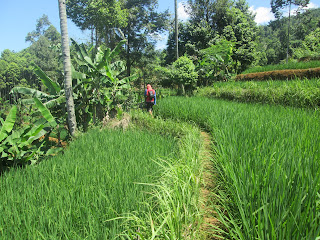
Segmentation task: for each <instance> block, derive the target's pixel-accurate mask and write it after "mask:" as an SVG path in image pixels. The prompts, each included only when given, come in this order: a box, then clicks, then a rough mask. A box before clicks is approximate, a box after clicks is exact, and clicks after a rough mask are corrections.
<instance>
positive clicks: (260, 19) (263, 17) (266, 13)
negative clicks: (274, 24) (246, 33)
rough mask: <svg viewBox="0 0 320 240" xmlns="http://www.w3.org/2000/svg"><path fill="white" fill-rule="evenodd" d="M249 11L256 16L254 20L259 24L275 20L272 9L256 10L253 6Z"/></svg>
mask: <svg viewBox="0 0 320 240" xmlns="http://www.w3.org/2000/svg"><path fill="white" fill-rule="evenodd" d="M249 10H250V11H251V12H253V13H255V14H256V17H255V19H254V20H255V22H256V23H257V24H264V23H268V22H269V21H271V20H274V19H275V17H274V15H273V13H272V12H271V8H266V7H258V8H257V9H254V6H251V7H250V8H249Z"/></svg>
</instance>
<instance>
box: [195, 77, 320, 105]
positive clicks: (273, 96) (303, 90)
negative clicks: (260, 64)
mask: <svg viewBox="0 0 320 240" xmlns="http://www.w3.org/2000/svg"><path fill="white" fill-rule="evenodd" d="M196 95H198V96H207V97H213V98H222V99H227V100H234V101H239V102H258V103H266V104H277V105H284V106H292V107H302V108H319V107H320V79H310V80H309V79H305V80H300V79H296V80H290V81H283V80H279V81H258V82H255V81H248V82H220V83H219V82H217V83H214V84H213V86H212V87H207V88H200V89H198V90H197V93H196Z"/></svg>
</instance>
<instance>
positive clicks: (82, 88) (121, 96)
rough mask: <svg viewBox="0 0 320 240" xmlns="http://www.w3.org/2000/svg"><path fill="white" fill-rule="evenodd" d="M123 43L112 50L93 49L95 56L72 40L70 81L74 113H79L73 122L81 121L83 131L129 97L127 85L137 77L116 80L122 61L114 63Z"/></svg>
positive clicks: (121, 67) (122, 70)
mask: <svg viewBox="0 0 320 240" xmlns="http://www.w3.org/2000/svg"><path fill="white" fill-rule="evenodd" d="M125 42H126V41H125V40H123V41H120V42H119V43H118V44H117V46H116V47H115V48H114V49H113V50H111V49H110V48H105V49H103V48H97V52H96V54H92V53H91V51H92V49H91V50H87V48H86V46H85V45H84V44H80V45H79V44H77V43H76V42H75V41H74V40H72V44H73V45H74V47H75V53H76V54H75V56H74V58H73V60H74V62H75V64H74V66H75V68H74V69H73V79H74V80H75V81H76V83H75V88H74V90H75V94H76V95H77V97H78V99H77V100H75V102H76V109H77V112H78V113H80V114H82V116H77V119H81V118H82V126H83V127H84V129H86V128H87V126H88V124H89V122H90V121H91V120H93V122H95V121H96V119H100V120H101V119H102V118H103V117H104V116H105V112H110V111H112V110H115V109H117V107H118V105H122V104H124V103H125V102H126V101H127V100H128V99H129V98H130V89H131V85H130V82H131V81H133V80H135V79H136V78H137V76H131V77H125V78H123V79H119V78H118V77H119V76H120V74H121V73H122V72H124V71H125V65H124V63H123V62H122V61H114V59H115V57H116V56H117V55H118V54H119V53H120V51H121V46H122V45H123V44H124V43H125Z"/></svg>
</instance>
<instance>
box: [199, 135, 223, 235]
mask: <svg viewBox="0 0 320 240" xmlns="http://www.w3.org/2000/svg"><path fill="white" fill-rule="evenodd" d="M201 135H202V137H203V140H204V147H205V149H204V152H203V154H202V156H201V159H202V165H203V173H202V180H203V181H202V184H201V190H200V197H201V201H202V206H201V207H202V211H203V223H202V225H201V227H200V230H201V233H202V235H203V239H204V240H205V239H206V240H212V239H214V240H218V239H223V237H221V238H220V237H216V236H213V234H214V230H215V229H214V227H217V226H219V225H220V222H219V220H218V219H217V213H216V212H215V211H214V209H213V204H214V202H215V201H214V194H213V191H214V189H215V184H214V182H215V180H214V169H213V166H212V161H211V160H210V159H211V158H212V150H211V147H212V140H211V136H210V135H209V134H208V133H207V132H203V131H202V132H201ZM215 235H216V233H215Z"/></svg>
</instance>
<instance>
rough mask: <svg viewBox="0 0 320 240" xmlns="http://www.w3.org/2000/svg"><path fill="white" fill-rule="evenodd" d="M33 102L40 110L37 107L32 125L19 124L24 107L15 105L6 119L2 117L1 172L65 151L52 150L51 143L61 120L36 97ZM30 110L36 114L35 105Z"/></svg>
mask: <svg viewBox="0 0 320 240" xmlns="http://www.w3.org/2000/svg"><path fill="white" fill-rule="evenodd" d="M33 101H34V103H35V105H36V106H37V110H38V111H36V110H33V111H34V112H33V114H34V115H35V116H34V117H33V118H32V120H30V122H29V123H28V124H19V122H18V118H19V117H18V115H19V113H18V110H20V111H21V109H18V107H17V106H15V105H13V106H12V108H11V109H10V111H9V113H8V115H7V116H6V118H5V120H3V119H2V118H1V117H0V152H1V155H0V175H1V173H2V172H3V171H6V170H10V169H11V168H12V167H21V166H25V165H29V164H34V163H37V162H38V161H39V159H41V157H43V156H48V155H50V154H53V153H55V152H58V151H59V150H61V149H60V148H55V149H50V145H49V144H47V140H48V137H49V134H50V133H51V131H52V130H53V129H54V128H55V127H56V126H57V122H56V121H55V119H54V118H53V116H52V115H51V113H50V112H49V110H48V109H47V108H46V107H45V106H44V105H43V104H42V103H41V101H40V100H39V99H38V98H37V97H36V96H34V98H33ZM28 110H29V111H30V112H29V114H32V108H30V109H28ZM37 115H40V116H37ZM44 136H46V137H44ZM41 138H42V139H41Z"/></svg>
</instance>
